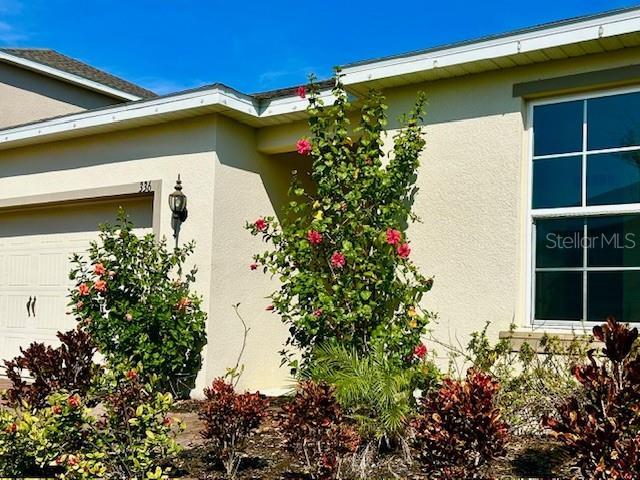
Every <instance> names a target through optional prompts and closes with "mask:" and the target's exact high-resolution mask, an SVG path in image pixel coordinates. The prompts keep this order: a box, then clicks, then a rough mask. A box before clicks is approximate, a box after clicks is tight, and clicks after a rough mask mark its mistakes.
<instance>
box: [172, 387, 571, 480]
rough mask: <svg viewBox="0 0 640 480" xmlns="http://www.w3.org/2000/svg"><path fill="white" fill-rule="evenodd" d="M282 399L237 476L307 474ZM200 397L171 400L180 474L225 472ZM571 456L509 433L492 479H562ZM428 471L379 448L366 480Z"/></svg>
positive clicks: (303, 479) (540, 440) (554, 445)
mask: <svg viewBox="0 0 640 480" xmlns="http://www.w3.org/2000/svg"><path fill="white" fill-rule="evenodd" d="M285 401H286V399H281V398H279V399H272V400H271V404H272V406H271V408H270V412H269V413H270V415H269V417H268V418H267V420H266V421H265V422H264V425H263V426H262V427H261V428H260V430H259V431H258V432H257V434H256V435H254V436H253V437H251V438H250V439H249V440H248V441H247V448H246V456H245V457H244V458H243V460H242V464H241V467H240V470H239V472H238V475H237V478H238V479H239V480H258V479H260V480H308V479H310V478H311V477H309V476H306V475H305V474H304V465H303V464H302V463H301V462H300V461H298V460H297V459H296V458H295V457H294V456H292V455H290V454H289V453H288V452H286V451H285V450H284V449H283V448H282V444H283V441H284V439H283V437H282V435H281V434H280V433H279V432H278V431H277V429H276V428H275V425H274V421H273V417H274V415H276V414H277V412H278V411H279V407H280V406H281V405H282V404H283V403H284V402H285ZM200 404H201V402H198V401H193V400H191V401H185V402H179V403H178V405H177V406H176V407H177V408H176V413H175V416H176V417H178V418H180V419H182V421H183V422H184V426H185V430H184V431H183V432H182V433H181V434H180V435H179V437H178V442H179V443H180V444H181V445H182V446H183V447H184V451H183V452H182V453H181V454H180V457H179V459H178V461H177V462H176V466H177V468H178V472H177V473H178V475H179V476H180V478H183V479H212V480H213V479H215V480H218V479H220V480H222V479H224V478H225V476H224V471H223V469H222V467H221V466H219V465H218V466H216V465H215V462H214V461H213V460H212V459H211V458H210V456H209V455H208V453H207V449H206V448H205V446H204V441H203V440H202V438H201V436H200V434H199V432H200V430H202V427H203V425H202V422H201V421H200V420H199V419H198V415H197V411H198V408H199V406H200ZM569 469H570V458H569V456H568V455H567V453H566V452H565V451H564V450H563V449H562V447H561V445H560V444H559V443H558V442H555V441H553V440H552V439H549V438H548V437H537V436H524V437H516V436H514V437H513V438H512V441H511V442H510V443H509V447H508V449H507V456H506V457H505V458H502V459H499V460H498V461H497V462H496V463H495V464H494V465H493V466H492V472H493V474H494V475H495V477H496V478H497V479H520V478H527V479H556V478H557V479H565V478H569V476H570V470H569ZM429 478H430V477H429V475H428V474H425V473H424V472H422V471H421V470H420V466H419V464H418V463H416V462H408V461H407V460H406V459H405V458H403V456H402V455H401V454H399V453H397V452H386V453H382V454H381V455H380V457H379V459H378V460H377V461H376V462H375V466H374V467H373V469H372V470H371V477H370V480H378V479H380V480H382V479H385V480H386V479H416V480H422V479H424V480H426V479H429Z"/></svg>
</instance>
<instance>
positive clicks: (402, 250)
mask: <svg viewBox="0 0 640 480" xmlns="http://www.w3.org/2000/svg"><path fill="white" fill-rule="evenodd" d="M396 252H397V253H398V256H399V257H400V258H408V257H409V254H410V253H411V249H410V248H409V244H408V243H402V244H400V245H398V248H396Z"/></svg>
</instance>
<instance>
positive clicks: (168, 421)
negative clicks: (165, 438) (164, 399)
mask: <svg viewBox="0 0 640 480" xmlns="http://www.w3.org/2000/svg"><path fill="white" fill-rule="evenodd" d="M162 424H163V425H164V426H165V427H170V426H171V425H173V418H171V417H169V416H166V417H164V420H162Z"/></svg>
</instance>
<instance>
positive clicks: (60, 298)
mask: <svg viewBox="0 0 640 480" xmlns="http://www.w3.org/2000/svg"><path fill="white" fill-rule="evenodd" d="M118 206H122V207H124V208H125V209H126V211H127V214H128V215H129V216H130V217H131V219H132V221H133V222H134V225H135V226H136V232H137V233H147V232H151V225H152V200H151V198H150V197H143V198H134V199H121V200H119V201H113V200H110V201H103V202H94V203H90V204H72V205H65V206H56V207H50V208H38V209H30V210H23V211H13V212H7V213H1V212H0V360H3V359H9V358H13V357H14V356H15V355H17V354H18V353H19V347H21V346H27V345H29V344H30V343H31V342H33V341H44V342H46V343H51V344H55V343H56V337H55V334H56V332H57V331H59V330H61V331H66V330H69V329H71V328H73V326H74V325H75V320H74V319H73V317H72V316H70V315H67V312H68V311H69V308H68V307H67V303H68V298H67V294H68V290H69V287H70V286H71V285H72V282H71V281H70V280H69V270H70V266H71V264H70V262H69V257H70V256H71V254H73V253H75V252H77V253H84V252H85V251H86V249H87V247H88V246H89V242H90V241H92V240H95V239H96V238H97V236H98V232H97V230H98V225H99V224H101V223H105V222H109V223H113V222H114V220H115V215H116V212H117V209H118ZM27 304H31V305H33V306H32V308H30V309H29V310H31V311H28V309H27ZM0 364H1V362H0ZM0 373H2V372H0Z"/></svg>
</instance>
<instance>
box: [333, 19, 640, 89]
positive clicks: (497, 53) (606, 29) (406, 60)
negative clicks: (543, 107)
mask: <svg viewBox="0 0 640 480" xmlns="http://www.w3.org/2000/svg"><path fill="white" fill-rule="evenodd" d="M639 30H640V8H636V9H633V10H629V11H625V12H621V13H617V14H615V13H614V14H611V15H607V16H600V17H597V18H589V19H586V20H577V21H575V22H569V23H565V24H563V25H559V26H550V27H546V28H545V27H542V28H540V29H535V30H531V31H528V32H524V33H515V34H512V35H506V36H503V37H500V38H494V39H489V40H480V41H477V42H472V43H468V44H465V45H461V46H453V47H443V48H440V49H434V50H431V51H428V52H424V53H416V54H414V55H405V56H402V57H396V58H389V59H382V60H379V61H373V62H367V63H363V64H356V65H353V66H346V67H344V68H343V71H342V73H343V74H344V79H343V80H344V83H345V84H346V85H351V84H357V83H363V82H368V81H372V80H380V79H383V78H389V77H395V76H399V75H407V74H412V73H418V72H424V71H429V70H435V69H438V68H442V67H452V66H456V65H462V64H465V63H471V62H477V61H483V60H491V59H494V58H499V57H505V56H509V55H517V54H522V53H527V52H534V51H537V50H541V49H545V48H554V47H559V46H563V45H570V44H574V43H579V42H586V41H589V40H599V39H602V38H608V37H613V36H616V35H624V34H627V33H634V32H638V31H639Z"/></svg>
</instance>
